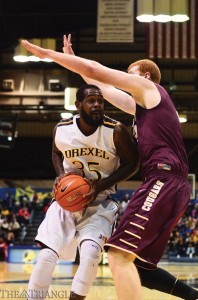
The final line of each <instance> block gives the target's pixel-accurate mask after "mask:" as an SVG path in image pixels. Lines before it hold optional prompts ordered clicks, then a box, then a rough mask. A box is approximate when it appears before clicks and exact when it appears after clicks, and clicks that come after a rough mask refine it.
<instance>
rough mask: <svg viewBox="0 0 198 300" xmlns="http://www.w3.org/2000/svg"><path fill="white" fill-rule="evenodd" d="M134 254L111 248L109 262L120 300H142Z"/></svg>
mask: <svg viewBox="0 0 198 300" xmlns="http://www.w3.org/2000/svg"><path fill="white" fill-rule="evenodd" d="M133 260H134V258H133V256H132V254H130V253H127V252H125V251H121V250H118V249H116V248H113V247H110V248H109V250H108V262H109V266H110V269H111V272H112V275H113V279H114V283H115V287H116V292H117V296H118V299H119V300H121V299H131V300H141V299H142V296H141V283H140V279H139V275H138V272H137V269H136V267H135V265H134V263H133V262H132V261H133Z"/></svg>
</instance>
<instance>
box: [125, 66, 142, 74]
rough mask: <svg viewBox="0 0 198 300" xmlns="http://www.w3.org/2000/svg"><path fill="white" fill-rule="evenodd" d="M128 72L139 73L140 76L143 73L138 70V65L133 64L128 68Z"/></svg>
mask: <svg viewBox="0 0 198 300" xmlns="http://www.w3.org/2000/svg"><path fill="white" fill-rule="evenodd" d="M128 73H129V74H132V75H139V76H142V75H143V74H142V73H141V72H140V68H139V66H138V65H134V66H132V67H131V68H130V69H129V70H128Z"/></svg>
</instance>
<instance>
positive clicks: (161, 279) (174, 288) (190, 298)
mask: <svg viewBox="0 0 198 300" xmlns="http://www.w3.org/2000/svg"><path fill="white" fill-rule="evenodd" d="M137 270H138V273H139V276H140V280H141V283H142V285H143V286H144V287H147V288H149V289H155V290H158V291H161V292H163V293H166V294H170V295H174V296H176V297H179V298H181V299H186V300H196V299H198V291H197V290H195V289H193V288H192V287H190V286H188V285H187V284H185V283H183V282H182V281H180V280H178V279H177V278H175V277H174V276H173V275H171V274H170V273H169V272H167V271H166V270H163V269H161V268H157V269H155V270H146V269H143V268H140V267H138V266H137Z"/></svg>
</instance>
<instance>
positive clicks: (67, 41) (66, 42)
mask: <svg viewBox="0 0 198 300" xmlns="http://www.w3.org/2000/svg"><path fill="white" fill-rule="evenodd" d="M63 52H64V53H65V54H71V55H75V54H74V51H73V49H72V43H71V34H69V35H68V37H67V36H66V35H64V36H63Z"/></svg>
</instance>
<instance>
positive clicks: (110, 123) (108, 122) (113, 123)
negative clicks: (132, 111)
mask: <svg viewBox="0 0 198 300" xmlns="http://www.w3.org/2000/svg"><path fill="white" fill-rule="evenodd" d="M118 124H119V122H118V121H117V120H115V119H112V118H110V117H109V116H107V115H104V118H103V126H105V127H108V128H112V129H114V128H115V127H116V125H118Z"/></svg>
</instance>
